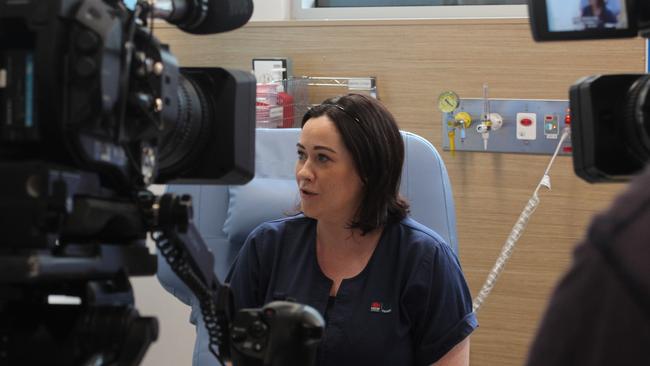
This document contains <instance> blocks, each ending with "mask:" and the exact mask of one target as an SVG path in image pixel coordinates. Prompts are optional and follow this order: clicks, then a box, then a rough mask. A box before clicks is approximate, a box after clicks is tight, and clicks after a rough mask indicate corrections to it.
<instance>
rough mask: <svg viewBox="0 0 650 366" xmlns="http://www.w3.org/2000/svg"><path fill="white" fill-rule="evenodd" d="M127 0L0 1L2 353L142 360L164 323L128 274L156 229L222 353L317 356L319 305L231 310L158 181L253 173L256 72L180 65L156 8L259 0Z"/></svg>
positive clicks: (210, 21)
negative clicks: (158, 192) (150, 312)
mask: <svg viewBox="0 0 650 366" xmlns="http://www.w3.org/2000/svg"><path fill="white" fill-rule="evenodd" d="M130 3H131V5H130V6H127V4H126V2H122V1H119V0H23V1H13V0H0V176H2V177H3V181H2V183H0V233H2V234H3V238H2V240H1V241H0V363H1V364H10V365H14V364H16V365H24V364H29V365H137V364H138V363H139V362H140V360H141V359H142V357H143V356H144V354H145V352H146V350H147V348H148V346H149V344H150V343H151V342H153V341H155V339H156V338H157V334H158V329H157V321H156V319H155V318H148V317H141V316H140V315H139V314H138V312H137V310H136V309H135V307H134V300H133V292H132V289H131V285H130V283H129V280H128V277H129V276H138V275H152V274H154V273H155V272H156V256H155V255H152V254H150V253H149V250H148V248H147V247H146V245H145V239H146V236H147V234H151V235H152V237H153V238H154V239H155V241H156V244H157V246H158V248H159V250H160V253H161V254H160V255H163V256H164V257H165V258H166V259H167V260H168V261H169V263H170V266H171V268H172V269H174V270H175V271H176V272H177V274H178V275H179V277H180V278H181V279H182V280H183V281H184V282H185V283H186V284H187V285H188V287H189V288H190V289H191V290H192V291H193V292H194V294H195V295H196V296H197V298H198V299H199V300H200V303H201V311H202V312H203V315H204V318H205V323H206V325H207V326H208V327H209V328H208V333H209V334H210V343H211V350H212V352H213V353H214V354H215V355H216V356H218V357H219V358H220V359H228V358H230V357H231V354H232V359H233V361H234V362H235V365H244V366H246V365H257V364H264V365H276V364H278V362H280V361H279V360H281V361H282V362H284V361H286V360H288V359H291V358H289V357H287V356H286V352H289V351H290V350H291V352H293V354H294V355H295V354H298V355H303V356H304V357H305V358H301V357H299V358H295V357H294V358H293V360H294V361H295V362H298V363H295V364H296V365H298V364H300V365H306V364H309V363H310V362H311V361H310V360H313V353H314V352H315V347H316V345H317V343H318V341H319V339H320V332H321V331H322V318H321V317H320V315H319V314H318V313H316V312H315V311H314V310H313V309H311V308H309V307H306V306H303V305H299V304H290V303H271V304H268V305H266V306H265V307H264V308H261V309H247V310H242V311H240V312H238V313H237V314H234V313H233V309H232V307H231V306H230V302H231V301H230V295H229V292H228V288H227V286H225V285H223V284H221V283H220V282H219V281H218V279H217V278H216V276H215V275H214V272H213V267H212V261H213V257H212V253H211V252H210V251H209V250H208V249H207V247H206V246H205V243H203V241H202V239H201V237H200V235H199V234H198V232H197V231H196V228H194V225H193V223H192V220H191V212H192V211H191V199H190V198H189V197H175V196H173V195H170V194H166V195H163V196H162V197H157V196H155V195H153V194H152V193H151V192H150V191H148V190H147V188H146V187H147V186H148V185H149V184H151V183H200V184H243V183H245V182H247V181H248V180H250V179H251V178H252V176H253V173H254V128H255V122H254V118H255V113H254V111H255V110H254V108H255V107H254V106H255V79H254V77H252V75H251V74H250V73H248V72H244V71H238V70H226V69H222V68H179V67H178V66H177V62H176V59H175V58H174V56H173V55H172V54H171V53H170V52H169V50H168V48H167V46H166V45H163V44H162V43H160V42H159V41H158V39H157V38H156V37H155V36H154V35H153V24H154V22H153V18H154V17H158V18H163V19H165V20H167V21H169V22H171V23H173V24H176V25H178V26H179V27H180V28H181V29H183V30H185V31H187V32H189V33H197V34H202V33H216V32H221V31H226V30H230V29H234V28H237V27H239V26H241V25H243V24H244V23H245V22H246V21H247V20H248V18H249V17H250V15H251V13H252V2H251V1H250V0H241V1H238V0H220V1H216V0H176V1H173V0H167V1H162V0H161V1H158V2H154V1H145V0H139V1H131V2H130ZM231 329H232V332H231ZM300 350H304V352H301V351H300ZM296 351H297V352H298V353H295V352H296ZM282 364H288V363H282Z"/></svg>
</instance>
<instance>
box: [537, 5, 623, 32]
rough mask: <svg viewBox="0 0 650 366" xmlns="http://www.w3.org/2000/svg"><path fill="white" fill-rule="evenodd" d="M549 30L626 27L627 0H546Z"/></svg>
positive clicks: (567, 30) (565, 30)
mask: <svg viewBox="0 0 650 366" xmlns="http://www.w3.org/2000/svg"><path fill="white" fill-rule="evenodd" d="M546 8H547V11H548V30H549V31H551V32H571V31H582V30H585V29H607V28H609V29H626V28H627V27H628V19H627V12H626V9H625V0H546Z"/></svg>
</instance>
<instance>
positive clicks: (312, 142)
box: [296, 115, 363, 223]
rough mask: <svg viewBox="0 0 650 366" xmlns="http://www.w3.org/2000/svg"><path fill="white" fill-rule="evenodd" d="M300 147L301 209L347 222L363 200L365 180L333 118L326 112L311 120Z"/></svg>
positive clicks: (298, 165)
mask: <svg viewBox="0 0 650 366" xmlns="http://www.w3.org/2000/svg"><path fill="white" fill-rule="evenodd" d="M297 148H298V161H297V162H296V181H297V182H298V187H299V188H300V208H301V210H302V211H303V212H304V214H305V215H306V216H308V217H311V218H314V219H317V220H319V221H321V220H322V221H334V222H345V223H348V222H349V221H350V220H351V219H353V218H354V215H355V214H356V212H357V208H358V207H359V203H360V202H361V198H362V193H363V183H362V182H361V178H360V177H359V174H358V173H357V171H356V168H355V166H354V161H353V160H352V156H351V154H350V152H349V151H348V150H347V149H346V148H345V145H344V144H343V140H342V139H341V135H340V134H339V132H338V130H337V129H336V126H335V125H334V122H332V121H331V120H330V119H329V117H327V116H325V115H323V116H320V117H317V118H312V119H310V120H308V121H307V122H306V123H305V125H304V126H303V129H302V133H301V135H300V142H299V143H298V144H297Z"/></svg>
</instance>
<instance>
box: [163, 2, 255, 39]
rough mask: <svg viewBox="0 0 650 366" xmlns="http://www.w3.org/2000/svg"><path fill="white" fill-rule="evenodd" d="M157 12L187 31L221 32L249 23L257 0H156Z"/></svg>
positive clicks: (196, 32) (201, 32) (195, 32)
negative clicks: (254, 0)
mask: <svg viewBox="0 0 650 366" xmlns="http://www.w3.org/2000/svg"><path fill="white" fill-rule="evenodd" d="M153 15H154V17H156V18H160V19H164V20H165V21H167V22H168V23H170V24H174V25H176V26H178V28H180V29H181V30H183V31H185V32H187V33H191V34H213V33H221V32H227V31H230V30H233V29H237V28H239V27H241V26H243V25H244V24H246V23H247V22H248V20H249V19H250V18H251V15H253V0H156V1H155V2H154V3H153Z"/></svg>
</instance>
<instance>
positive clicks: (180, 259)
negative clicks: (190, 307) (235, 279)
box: [151, 231, 228, 365]
mask: <svg viewBox="0 0 650 366" xmlns="http://www.w3.org/2000/svg"><path fill="white" fill-rule="evenodd" d="M151 236H152V238H153V240H154V241H155V242H156V247H157V248H158V250H159V251H160V254H162V256H163V258H165V261H166V262H167V263H168V264H169V267H170V268H171V269H172V271H174V273H176V275H177V276H178V277H179V278H180V279H181V280H183V282H184V283H185V284H186V285H187V286H188V287H189V288H190V289H192V292H193V293H194V294H195V295H196V297H197V299H198V300H199V305H200V308H201V315H202V316H203V322H204V323H205V328H206V330H207V331H208V339H209V346H208V348H209V349H210V353H212V354H213V355H214V356H215V357H216V358H217V360H218V361H219V363H220V364H221V365H226V363H225V361H224V360H223V359H222V358H221V355H219V353H218V352H217V350H218V349H219V347H220V346H222V345H223V343H224V342H223V338H224V337H223V336H224V332H223V331H222V329H227V328H224V326H225V327H227V326H228V324H223V322H224V321H226V320H225V316H221V317H219V314H218V311H217V308H216V304H215V302H214V301H213V299H212V291H211V289H209V288H208V287H206V286H205V284H204V283H203V281H201V279H199V278H198V276H197V274H196V272H194V271H193V270H192V269H191V268H190V265H189V262H188V261H187V258H186V254H185V252H183V251H182V250H180V249H179V246H178V245H177V244H175V243H174V242H173V239H171V240H170V238H169V237H168V236H167V235H165V233H164V232H161V231H158V232H155V233H152V235H151Z"/></svg>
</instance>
